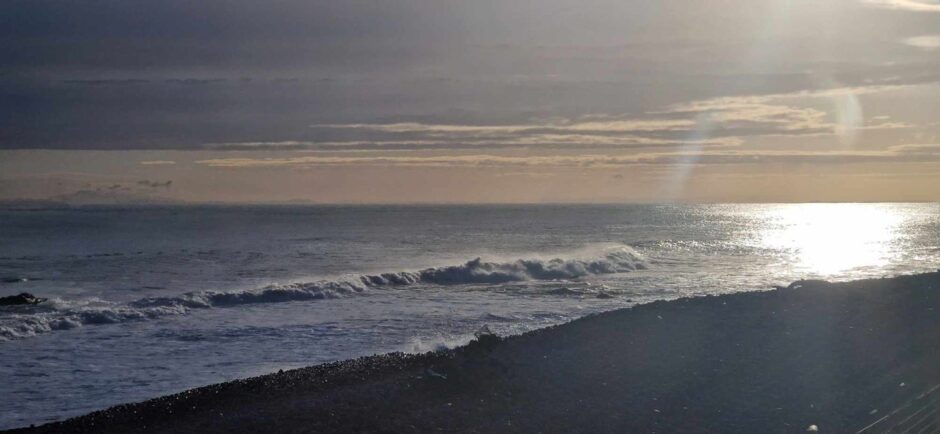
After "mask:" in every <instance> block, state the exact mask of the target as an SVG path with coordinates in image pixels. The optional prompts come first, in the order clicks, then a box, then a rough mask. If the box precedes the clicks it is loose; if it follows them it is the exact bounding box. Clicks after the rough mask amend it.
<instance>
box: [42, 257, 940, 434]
mask: <svg viewBox="0 0 940 434" xmlns="http://www.w3.org/2000/svg"><path fill="white" fill-rule="evenodd" d="M938 289H940V272H938V273H928V274H921V275H916V276H902V277H895V278H888V279H873V280H864V281H856V282H847V283H827V282H821V281H800V282H795V283H794V284H791V285H790V286H789V287H787V288H780V289H778V290H775V291H766V292H750V293H739V294H732V295H724V296H714V297H701V298H693V299H683V300H676V301H669V302H656V303H652V304H647V305H641V306H637V307H634V308H632V309H624V310H619V311H613V312H608V313H605V314H600V315H594V316H590V317H587V318H583V319H580V320H576V321H573V322H571V323H568V324H564V325H561V326H556V327H551V328H547V329H542V330H538V331H535V332H531V333H528V334H525V335H522V336H515V337H511V338H506V339H500V338H496V337H493V336H483V337H481V338H480V339H479V340H478V341H475V342H474V343H472V344H470V345H469V346H466V347H462V348H458V349H455V350H452V351H444V352H438V353H429V354H424V355H415V356H408V355H402V354H389V355H380V356H373V357H367V358H362V359H356V360H349V361H344V362H338V363H332V364H326V365H320V366H315V367H310V368H304V369H298V370H292V371H285V372H279V373H276V374H271V375H265V376H261V377H256V378H251V379H247V380H241V381H235V382H229V383H223V384H218V385H212V386H207V387H203V388H198V389H193V390H190V391H186V392H183V393H180V394H176V395H171V396H167V397H162V398H157V399H153V400H150V401H146V402H142V403H137V404H128V405H122V406H117V407H113V408H111V409H108V410H104V411H100V412H95V413H91V414H89V415H86V416H81V417H77V418H74V419H69V420H67V421H64V422H59V423H53V424H48V425H44V426H41V427H37V428H35V429H31V430H30V429H26V430H23V431H24V432H128V431H138V432H139V431H148V432H261V431H268V432H339V431H345V432H348V431H367V432H390V431H396V432H426V431H437V430H443V431H459V432H494V431H503V432H506V431H513V432H538V431H542V432H803V431H806V430H807V429H808V428H809V427H810V426H812V425H815V427H816V428H817V429H818V430H819V431H820V432H855V431H858V430H860V429H862V428H864V427H866V426H868V425H870V424H871V423H873V422H875V421H877V420H878V419H880V418H882V417H883V416H884V415H885V414H888V413H890V412H891V411H892V410H894V409H896V408H899V407H901V406H903V405H904V404H905V403H907V402H909V401H910V400H912V399H913V398H915V397H916V396H917V395H919V394H921V393H923V392H925V391H927V390H929V389H930V388H932V387H933V386H935V385H936V384H940V292H938Z"/></svg>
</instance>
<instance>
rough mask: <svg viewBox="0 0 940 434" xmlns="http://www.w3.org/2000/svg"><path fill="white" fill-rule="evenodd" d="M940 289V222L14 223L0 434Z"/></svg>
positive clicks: (366, 213) (208, 218)
mask: <svg viewBox="0 0 940 434" xmlns="http://www.w3.org/2000/svg"><path fill="white" fill-rule="evenodd" d="M938 267H940V204H799V205H797V204H780V205H773V204H769V205H740V204H736V205H526V206H522V205H520V206H497V205H479V206H172V207H122V208H116V207H97V208H94V207H92V208H87V207H83V208H68V209H40V210H36V209H33V210H24V209H8V210H0V279H2V281H0V282H2V283H0V296H6V295H13V294H17V293H20V292H30V293H33V294H34V295H36V296H38V297H44V298H48V301H46V302H44V303H42V304H39V305H36V306H8V307H0V388H2V390H0V429H2V428H13V427H18V426H24V425H29V424H39V423H43V422H48V421H53V420H60V419H63V418H66V417H69V416H75V415H79V414H83V413H86V412H89V411H94V410H98V409H103V408H106V407H108V406H111V405H114V404H119V403H125V402H132V401H140V400H145V399H149V398H153V397H157V396H160V395H165V394H169V393H173V392H178V391H182V390H185V389H188V388H192V387H196V386H201V385H206V384H211V383H216V382H220V381H226V380H232V379H236V378H244V377H248V376H253V375H258V374H264V373H268V372H272V371H276V370H278V369H285V368H294V367H301V366H307V365H313V364H318V363H323V362H329V361H336V360H341V359H346V358H352V357H358V356H364V355H371V354H376V353H385V352H391V351H404V352H423V351H430V350H435V349H440V348H445V347H453V346H456V345H461V344H464V343H466V342H468V341H469V340H470V339H472V337H473V336H474V333H475V332H477V331H478V330H480V329H481V328H483V327H486V328H487V329H488V330H490V331H492V332H495V333H497V334H500V335H511V334H518V333H524V332H526V331H528V330H533V329H537V328H541V327H546V326H550V325H554V324H559V323H563V322H566V321H570V320H572V319H575V318H579V317H582V316H585V315H590V314H593V313H598V312H603V311H607V310H612V309H618V308H625V307H630V306H632V305H635V304H637V303H645V302H649V301H653V300H660V299H673V298H677V297H687V296H698V295H706V294H722V293H729V292H738V291H755V290H769V289H771V288H773V286H774V285H786V284H788V283H789V282H791V281H794V280H797V279H800V278H823V279H829V280H851V279H859V278H872V277H882V276H892V275H897V274H908V273H917V272H924V271H934V270H936V269H937V268H938Z"/></svg>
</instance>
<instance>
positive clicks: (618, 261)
mask: <svg viewBox="0 0 940 434" xmlns="http://www.w3.org/2000/svg"><path fill="white" fill-rule="evenodd" d="M645 264H646V263H645V261H644V259H643V257H642V256H641V255H640V254H639V253H637V252H636V251H634V250H633V249H631V248H629V247H625V246H619V247H616V248H609V249H606V250H605V251H604V253H603V254H602V255H601V256H600V257H597V258H593V259H560V258H555V259H548V260H542V259H518V260H515V261H509V262H488V261H483V260H482V259H481V258H476V259H473V260H471V261H468V262H466V263H464V264H461V265H452V266H445V267H436V268H426V269H424V270H420V271H402V272H397V273H382V274H375V275H360V276H356V277H350V278H347V279H342V280H324V281H317V282H305V283H290V284H285V285H271V286H267V287H264V288H260V289H256V290H249V291H195V292H190V293H186V294H183V295H180V296H177V297H149V298H144V299H141V300H137V301H133V302H130V303H127V304H109V303H106V302H98V303H92V304H87V303H86V304H81V303H78V304H76V303H68V302H63V301H61V300H54V301H53V302H52V303H51V304H49V305H47V306H43V307H41V308H39V309H38V310H37V311H35V312H25V311H19V312H14V313H11V314H10V315H7V316H3V317H0V341H2V340H12V339H21V338H25V337H29V336H35V335H38V334H42V333H47V332H51V331H54V330H67V329H72V328H76V327H81V326H83V325H91V324H115V323H121V322H127V321H141V320H148V319H155V318H160V317H165V316H170V315H184V314H186V313H188V312H190V311H192V310H194V309H209V308H213V307H230V306H237V305H242V304H255V303H279V302H291V301H309V300H322V299H331V298H340V297H348V296H351V295H355V294H359V293H363V292H365V291H368V290H369V289H370V288H383V287H406V286H413V285H419V284H425V285H438V286H453V285H468V284H477V285H479V284H502V283H511V282H525V281H552V280H569V279H578V278H583V277H588V276H593V275H604V274H615V273H625V272H629V271H634V270H637V269H642V268H645V267H646V265H645Z"/></svg>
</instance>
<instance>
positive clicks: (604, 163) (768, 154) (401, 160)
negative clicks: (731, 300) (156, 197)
mask: <svg viewBox="0 0 940 434" xmlns="http://www.w3.org/2000/svg"><path fill="white" fill-rule="evenodd" d="M934 161H940V145H934V144H918V145H898V146H894V147H891V148H888V149H887V150H884V151H828V152H807V151H761V150H706V151H701V152H688V151H686V152H681V151H680V152H660V153H637V154H632V155H596V154H595V155H551V156H505V155H489V154H480V155H438V156H353V157H347V156H342V157H338V156H319V155H306V156H299V157H287V158H218V159H209V160H199V161H196V164H198V165H201V166H207V167H214V168H279V167H294V168H305V167H321V166H399V167H620V166H630V165H641V164H642V165H650V164H754V163H787V164H792V163H799V164H842V163H862V162H888V163H891V162H894V163H902V162H934Z"/></svg>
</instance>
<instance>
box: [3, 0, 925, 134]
mask: <svg viewBox="0 0 940 434" xmlns="http://www.w3.org/2000/svg"><path fill="white" fill-rule="evenodd" d="M876 3H877V4H876ZM888 3H892V2H872V1H865V2H862V1H857V0H833V1H831V2H828V1H827V2H825V3H820V2H818V1H810V0H796V1H789V0H787V1H784V0H759V1H754V0H720V1H719V2H718V4H717V6H716V3H715V0H708V1H706V0H691V1H682V2H678V1H675V2H673V1H670V2H661V1H651V0H631V1H620V0H586V1H578V2H574V1H567V0H545V1H541V2H523V1H504V0H480V1H472V2H470V1H458V0H392V1H382V0H344V1H335V0H314V1H301V0H277V1H270V2H256V1H248V0H226V1H222V0H207V1H196V2H193V1H183V0H163V1H152V0H121V1H117V0H73V1H58V0H7V1H4V2H0V149H37V148H45V149H197V148H203V147H205V146H206V145H207V144H216V147H215V149H225V147H224V146H218V144H233V143H254V142H258V143H262V142H263V143H278V142H296V143H301V142H303V143H318V144H319V145H316V146H317V147H319V148H320V149H330V147H331V146H333V145H330V144H329V143H334V142H342V141H356V142H360V143H362V142H365V141H373V142H379V141H390V140H397V141H398V142H402V141H407V140H411V141H412V142H413V145H412V146H410V148H418V149H422V148H427V147H429V146H430V145H426V144H425V145H420V144H418V143H417V141H419V139H424V138H422V137H397V136H396V137H389V136H388V135H387V134H386V135H382V136H375V135H373V136H365V137H364V136H363V134H362V132H361V131H360V132H353V131H345V132H344V131H338V130H337V129H324V128H310V125H319V124H363V123H365V124H383V123H397V122H418V123H427V124H453V125H499V124H518V123H532V122H539V120H541V119H551V118H563V119H578V118H580V117H583V116H586V115H596V114H604V115H614V116H626V117H631V116H632V117H640V118H642V117H643V116H645V115H646V113H647V112H650V111H662V110H665V109H667V108H668V107H670V106H671V105H674V104H680V103H684V102H690V101H697V100H703V99H708V98H715V97H720V96H735V95H737V96H740V95H758V94H775V93H785V92H794V91H798V90H803V89H818V88H827V87H838V86H867V85H873V84H882V83H894V84H912V83H924V82H933V81H935V80H936V78H937V77H936V71H938V70H940V62H938V60H936V59H934V58H933V57H930V56H925V55H924V51H923V50H920V49H917V48H914V47H911V46H909V45H907V44H904V43H902V42H900V41H904V40H907V39H909V38H911V37H914V36H922V35H930V34H934V33H940V28H938V26H937V21H936V14H930V13H916V12H914V11H911V10H907V9H904V8H894V7H893V6H892V7H873V6H885V5H886V4H888ZM892 4H893V3H892ZM761 132H771V133H772V132H774V131H768V130H760V129H757V130H754V131H753V132H752V133H747V132H745V131H743V130H742V129H739V130H738V131H737V132H736V133H735V134H742V133H746V134H744V135H756V134H760V133H761ZM674 133H675V132H672V133H670V134H667V135H668V136H669V137H662V139H664V140H682V139H684V137H682V136H681V135H678V134H674ZM713 133H714V134H716V135H717V136H722V135H723V134H722V132H720V131H713ZM399 136H400V135H399ZM513 139H514V138H512V137H510V138H509V139H507V140H506V141H507V142H510V143H504V144H503V146H511V142H512V140H513ZM424 141H425V142H426V140H424ZM491 142H492V144H491V146H498V144H497V143H495V142H496V141H495V140H491ZM571 145H577V144H576V143H572V144H571ZM383 146H385V145H382V144H378V143H372V144H371V145H370V144H368V143H365V144H361V145H360V146H359V148H364V149H376V148H382V147H383ZM389 146H391V147H392V148H394V147H396V146H397V147H398V148H399V149H401V148H409V146H408V145H402V144H398V145H389ZM441 146H452V147H454V148H461V147H468V146H472V144H468V143H467V142H465V141H464V142H461V141H453V140H451V141H438V142H437V144H436V145H433V147H441ZM235 148H237V149H244V148H243V147H237V146H236V147H235ZM269 149H270V148H269ZM280 149H290V148H289V147H281V148H280Z"/></svg>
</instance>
